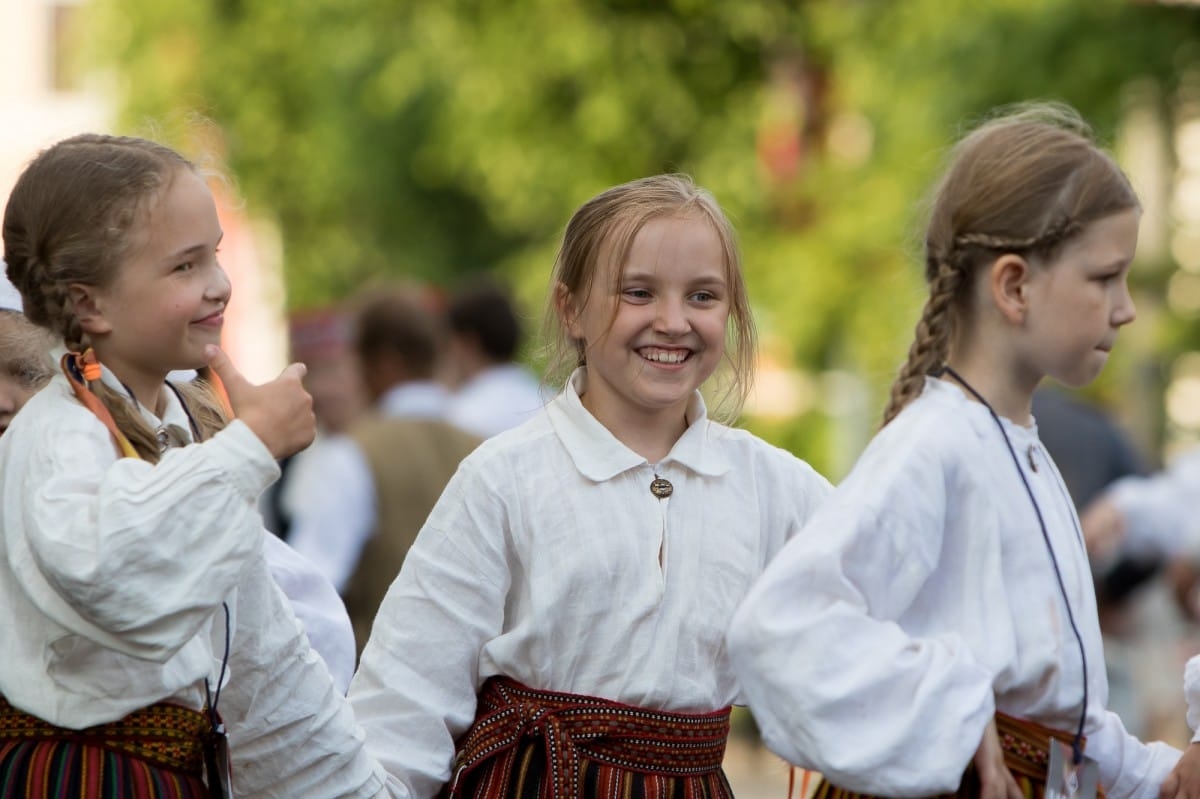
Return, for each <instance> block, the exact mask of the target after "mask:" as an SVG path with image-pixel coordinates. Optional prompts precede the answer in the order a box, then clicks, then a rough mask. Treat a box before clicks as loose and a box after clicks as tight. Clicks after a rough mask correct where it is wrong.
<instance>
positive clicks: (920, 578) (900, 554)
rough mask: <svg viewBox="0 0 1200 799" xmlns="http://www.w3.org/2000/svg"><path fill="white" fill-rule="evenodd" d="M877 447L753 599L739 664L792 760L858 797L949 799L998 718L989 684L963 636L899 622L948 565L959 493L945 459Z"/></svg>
mask: <svg viewBox="0 0 1200 799" xmlns="http://www.w3.org/2000/svg"><path fill="white" fill-rule="evenodd" d="M885 432H886V431H885ZM879 440H880V439H879V438H877V439H876V441H875V442H873V443H872V446H871V447H870V448H869V449H868V451H867V453H866V454H865V455H864V458H863V460H861V461H860V462H859V464H858V465H857V466H856V467H855V470H854V472H852V474H851V475H850V476H849V477H848V478H847V479H846V481H845V482H844V483H843V484H842V485H840V486H839V487H838V488H836V489H835V490H834V492H833V494H832V495H831V496H830V497H829V498H828V499H827V500H826V502H825V504H824V505H822V507H821V508H820V509H818V510H817V512H816V514H815V515H814V516H813V517H812V518H811V519H810V520H809V522H808V524H806V525H805V527H804V528H803V529H802V530H801V531H800V533H799V534H798V535H797V536H795V537H794V538H793V539H792V540H791V541H790V542H788V544H787V545H786V546H785V547H784V548H783V550H782V552H781V553H780V554H779V556H778V557H777V558H776V559H775V560H774V561H772V563H771V564H770V565H769V566H768V567H767V569H766V571H765V572H764V574H763V575H762V577H761V579H760V580H759V581H758V582H757V583H756V585H755V586H754V587H753V588H752V589H751V591H750V593H749V595H748V596H747V598H746V599H745V601H744V602H743V604H742V605H741V606H740V608H739V609H738V611H737V613H736V614H735V616H734V619H733V623H732V625H731V627H730V632H729V646H730V656H731V659H732V662H733V665H734V669H735V671H736V673H737V675H738V678H739V680H740V681H741V685H742V689H743V691H744V692H745V695H746V696H747V698H748V700H749V705H750V708H751V710H752V712H753V713H754V716H755V719H756V721H757V722H758V723H759V726H760V728H761V730H762V733H763V738H764V740H765V741H766V743H767V744H768V745H769V746H770V748H771V749H772V750H774V751H775V752H776V753H778V754H779V755H780V756H781V757H783V758H784V759H786V760H788V761H790V762H792V763H795V764H797V765H800V766H804V767H808V768H815V769H817V770H819V771H821V772H822V773H823V774H825V776H826V777H828V778H829V779H830V780H831V781H833V782H834V783H835V784H836V785H838V786H839V787H842V788H845V789H848V790H853V791H860V792H863V793H870V794H878V795H883V796H918V795H930V794H936V793H952V792H953V791H954V790H956V789H957V788H958V785H959V782H960V780H961V777H962V773H963V769H964V768H965V766H966V764H967V763H968V762H969V761H970V759H971V757H972V755H973V753H974V751H975V749H976V748H977V747H978V744H979V741H980V739H981V738H982V735H983V731H984V728H985V726H986V725H987V723H988V721H989V720H990V719H991V717H992V715H993V713H994V698H993V689H992V675H991V673H990V672H989V670H988V669H986V668H985V667H983V666H982V665H981V664H980V663H979V662H977V660H976V658H975V657H974V655H973V654H972V652H971V650H970V648H969V646H968V644H967V642H966V641H965V640H963V639H962V638H960V637H959V636H957V635H954V634H930V635H927V636H924V637H917V636H913V635H910V634H908V633H906V632H905V631H904V630H902V629H901V627H900V625H899V624H898V623H897V621H896V619H898V618H899V617H900V616H901V615H903V613H904V611H905V610H906V609H908V608H910V607H911V606H912V605H913V604H914V602H917V601H919V600H920V599H921V596H922V591H923V589H924V588H925V585H926V583H927V581H928V580H929V578H930V576H931V574H932V573H933V571H934V569H935V567H936V566H937V565H938V562H939V558H940V557H941V551H942V546H943V540H942V539H943V534H944V530H945V527H946V513H947V509H946V508H947V501H948V496H947V494H948V489H947V485H946V481H945V477H944V475H943V470H942V469H941V468H939V466H938V464H937V463H936V462H933V463H924V462H921V459H920V458H917V459H915V461H914V459H912V458H898V457H896V455H895V452H893V451H892V449H893V448H894V447H900V448H902V449H903V448H905V447H906V443H905V442H903V441H892V442H891V444H890V445H888V444H887V443H886V439H885V444H884V445H880V444H879V443H878V442H879ZM1000 634H1001V635H1003V631H1000Z"/></svg>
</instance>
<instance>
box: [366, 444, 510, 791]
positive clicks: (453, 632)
mask: <svg viewBox="0 0 1200 799" xmlns="http://www.w3.org/2000/svg"><path fill="white" fill-rule="evenodd" d="M469 463H470V459H468V461H466V462H464V466H463V468H462V469H460V470H459V473H458V474H456V475H455V477H454V479H452V480H451V482H450V484H449V485H448V486H447V488H446V490H445V492H444V493H443V494H442V497H441V499H440V500H439V501H438V504H437V506H435V508H434V509H433V512H432V513H431V514H430V517H429V520H428V522H427V523H426V525H425V527H424V528H423V529H422V530H421V533H420V534H419V536H418V537H417V541H416V543H415V544H414V545H413V547H412V549H411V550H409V553H408V556H407V557H406V558H405V560H404V566H403V568H402V569H401V571H400V576H399V577H398V578H397V579H396V581H395V582H394V583H393V584H392V587H391V589H390V590H389V591H388V593H387V596H386V597H385V598H384V600H383V603H382V605H381V606H380V608H379V613H378V615H377V616H376V619H375V626H374V628H373V629H372V632H371V639H370V640H369V641H368V642H367V646H366V648H365V649H364V651H363V655H362V661H361V663H360V664H359V669H358V673H357V674H356V675H355V677H354V681H353V682H352V683H351V685H350V701H351V703H352V705H353V706H354V712H355V714H356V715H357V717H358V720H359V723H360V724H362V726H363V728H364V729H365V730H366V735H367V749H368V751H369V752H370V753H371V754H372V756H374V757H375V758H377V759H378V760H379V761H380V762H381V763H382V764H383V766H384V768H385V769H386V770H387V772H388V775H389V782H388V785H389V788H391V790H392V791H393V793H397V794H399V793H404V792H409V793H411V795H412V796H414V797H419V798H420V799H428V798H429V797H433V796H435V795H436V794H437V791H438V790H439V789H440V788H441V786H442V785H443V784H444V783H445V782H446V781H447V780H448V779H449V778H450V766H451V762H452V760H453V758H454V752H455V741H456V739H457V738H458V737H459V736H460V735H462V734H463V732H465V731H466V729H467V728H468V727H469V726H470V724H471V722H472V721H473V720H474V715H475V707H476V693H477V692H478V690H479V687H480V684H481V680H480V675H479V657H480V651H481V650H482V648H483V646H484V644H485V643H486V642H487V641H488V640H490V639H491V638H494V637H495V636H497V635H499V634H500V632H501V630H502V628H503V626H504V621H505V603H506V598H507V595H508V587H509V573H508V559H507V555H506V552H505V545H504V532H505V525H506V514H505V510H504V507H503V505H502V504H501V502H500V500H499V499H497V498H496V497H495V495H494V494H493V492H492V490H491V489H489V488H488V487H486V486H484V485H482V481H480V480H479V479H477V470H475V469H471V468H470V467H469V466H468V464H469Z"/></svg>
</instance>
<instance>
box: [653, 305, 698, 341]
mask: <svg viewBox="0 0 1200 799" xmlns="http://www.w3.org/2000/svg"><path fill="white" fill-rule="evenodd" d="M688 328H689V324H688V319H687V308H686V307H685V306H684V303H683V302H682V301H680V300H676V299H671V298H667V297H664V298H663V299H662V300H660V301H659V302H658V303H657V304H656V313H655V315H654V329H655V330H656V331H657V332H659V333H662V334H663V335H666V336H681V335H683V334H684V333H686V332H687V331H688Z"/></svg>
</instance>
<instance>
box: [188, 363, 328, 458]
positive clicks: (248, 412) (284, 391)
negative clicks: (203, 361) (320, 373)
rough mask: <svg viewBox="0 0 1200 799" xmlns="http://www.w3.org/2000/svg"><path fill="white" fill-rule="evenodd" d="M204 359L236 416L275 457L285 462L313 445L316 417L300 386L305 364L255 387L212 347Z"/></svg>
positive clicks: (293, 367) (307, 396) (294, 366)
mask: <svg viewBox="0 0 1200 799" xmlns="http://www.w3.org/2000/svg"><path fill="white" fill-rule="evenodd" d="M204 355H205V357H206V358H207V359H208V366H209V368H210V369H212V370H213V371H214V372H216V373H217V376H218V377H219V378H221V382H222V383H224V384H225V391H226V392H227V393H228V394H229V404H230V405H232V406H233V412H234V413H235V414H236V415H237V417H238V418H239V419H241V420H242V421H243V422H245V423H246V425H247V426H248V427H249V428H250V429H251V430H253V431H254V434H255V435H256V436H258V437H259V439H260V440H261V441H262V442H263V444H264V445H266V447H267V449H269V450H270V451H271V454H272V455H273V456H275V457H276V458H286V457H287V456H288V455H293V454H295V453H297V452H299V451H300V450H302V449H304V448H305V447H307V446H308V445H309V444H311V443H312V440H313V438H314V437H315V436H316V434H317V417H316V416H315V415H314V414H313V409H312V397H311V396H309V394H308V392H307V391H305V390H304V387H303V386H302V385H301V384H300V378H302V377H303V376H304V373H305V371H306V369H305V366H304V364H302V363H293V364H291V365H290V366H288V367H287V368H286V369H284V370H283V371H282V372H280V374H279V377H277V378H275V379H274V380H272V381H271V382H269V383H263V384H262V385H261V386H256V385H254V384H253V383H251V382H250V381H249V380H247V379H246V378H245V377H243V376H242V373H241V372H239V371H238V370H237V369H236V368H235V367H234V365H233V362H232V361H230V360H229V356H228V355H226V354H225V352H224V350H222V349H221V348H220V347H218V346H216V345H213V344H210V345H209V346H208V347H207V348H206V349H205V351H204Z"/></svg>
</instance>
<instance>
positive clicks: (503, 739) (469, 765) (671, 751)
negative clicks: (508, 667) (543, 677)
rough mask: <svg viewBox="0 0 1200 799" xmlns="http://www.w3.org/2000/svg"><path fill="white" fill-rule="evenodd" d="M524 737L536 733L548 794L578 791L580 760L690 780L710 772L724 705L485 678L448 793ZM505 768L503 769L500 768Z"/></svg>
mask: <svg viewBox="0 0 1200 799" xmlns="http://www.w3.org/2000/svg"><path fill="white" fill-rule="evenodd" d="M525 737H540V738H541V739H542V741H543V742H544V744H545V748H546V765H547V771H548V772H549V773H548V776H549V778H550V781H551V785H552V793H551V796H552V797H554V799H562V798H563V797H576V796H579V786H578V775H579V765H580V761H581V760H582V759H584V758H586V759H590V760H595V761H599V762H602V763H606V764H608V765H612V766H617V767H619V768H626V769H629V770H631V771H637V772H641V773H646V774H657V775H661V776H665V777H690V776H695V775H699V774H704V773H707V772H711V771H714V770H717V769H719V768H720V767H721V762H722V760H723V759H724V757H725V741H726V739H727V738H728V737H729V708H725V709H723V710H718V711H716V712H713V713H703V714H696V715H692V714H684V713H667V712H664V711H659V710H646V709H643V708H639V707H634V706H632V705H623V704H620V703H619V702H612V701H609V700H607V699H600V698H597V697H591V696H580V695H577V694H565V693H556V692H552V691H537V690H534V689H532V688H528V687H526V686H524V685H521V684H520V683H518V682H515V681H514V680H510V679H508V678H507V677H491V678H489V679H488V681H487V682H486V683H484V686H483V690H482V691H480V693H479V705H478V711H477V713H476V716H475V723H474V724H473V725H471V729H470V730H468V731H467V734H466V735H465V736H464V737H463V738H462V739H461V740H460V741H459V750H458V756H457V757H456V758H455V762H454V780H453V782H452V784H451V786H450V796H456V795H458V794H457V791H458V783H459V779H460V778H461V777H462V776H463V775H465V774H468V773H470V772H471V771H472V770H474V769H475V768H476V767H477V766H480V765H482V764H484V763H485V762H487V761H489V760H491V759H492V758H497V757H507V758H509V759H512V758H514V757H515V756H516V747H517V744H518V743H519V742H520V741H521V739H522V738H525ZM506 770H507V769H506Z"/></svg>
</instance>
